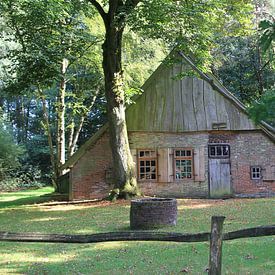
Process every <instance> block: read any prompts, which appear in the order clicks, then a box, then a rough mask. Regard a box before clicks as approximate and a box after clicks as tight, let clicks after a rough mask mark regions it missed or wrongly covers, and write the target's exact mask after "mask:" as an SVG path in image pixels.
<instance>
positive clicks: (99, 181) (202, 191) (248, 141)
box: [70, 131, 275, 200]
mask: <svg viewBox="0 0 275 275" xmlns="http://www.w3.org/2000/svg"><path fill="white" fill-rule="evenodd" d="M129 142H130V147H131V151H132V154H133V157H134V159H135V161H136V153H135V152H136V150H137V149H144V148H148V149H154V150H156V151H157V150H158V149H159V150H160V149H161V148H182V147H189V148H194V149H196V148H198V147H200V148H204V149H203V152H204V156H203V157H200V161H202V159H203V162H204V165H203V167H204V180H199V181H198V180H195V179H188V180H182V181H176V180H174V177H173V175H169V176H171V180H170V181H169V182H159V181H143V182H139V187H140V189H141V191H142V193H143V194H145V195H150V196H154V195H155V196H162V197H168V196H169V197H170V196H172V197H208V196H209V188H208V185H209V183H208V144H209V143H219V142H221V143H227V144H229V145H230V150H231V152H230V165H231V183H232V191H233V194H234V195H238V194H242V195H252V194H254V195H265V196H267V195H274V194H275V144H274V143H273V142H272V141H271V140H270V139H269V138H268V137H266V135H264V134H263V133H262V132H260V131H242V132H241V131H240V132H236V131H235V132H230V131H216V132H189V133H161V132H157V133H156V132H155V133H148V132H130V133H129ZM251 166H260V167H261V169H262V178H261V179H259V180H252V179H251V175H250V167H251ZM110 168H111V150H110V145H109V140H108V134H107V133H105V134H103V136H101V138H99V139H98V140H97V141H96V143H95V144H94V145H93V146H92V147H91V148H90V149H89V150H88V151H87V152H86V153H85V154H83V155H82V157H81V158H80V159H79V160H78V161H77V162H76V163H75V165H74V166H73V168H72V169H71V172H70V198H71V199H72V200H76V199H93V198H103V197H106V196H107V195H108V192H109V190H110V189H111V188H112V184H111V183H110ZM158 173H159V174H161V171H158ZM194 173H197V171H194Z"/></svg>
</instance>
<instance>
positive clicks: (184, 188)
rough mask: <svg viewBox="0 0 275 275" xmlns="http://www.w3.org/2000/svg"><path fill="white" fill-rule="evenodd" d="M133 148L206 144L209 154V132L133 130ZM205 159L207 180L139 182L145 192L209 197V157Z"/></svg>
mask: <svg viewBox="0 0 275 275" xmlns="http://www.w3.org/2000/svg"><path fill="white" fill-rule="evenodd" d="M129 143H130V147H131V149H132V150H133V149H146V148H147V149H156V150H157V149H158V148H182V147H189V148H196V147H199V146H202V145H204V146H205V156H207V144H208V133H185V134H180V133H148V132H132V133H130V134H129ZM204 161H205V165H204V166H205V168H206V170H205V180H204V181H202V182H195V181H194V180H188V179H186V180H183V181H174V180H173V181H172V182H167V183H165V182H164V183H163V182H161V183H160V182H153V181H151V182H150V181H143V182H139V187H140V189H141V191H142V193H143V194H146V195H149V196H160V197H207V196H208V176H207V170H208V165H207V157H205V159H204Z"/></svg>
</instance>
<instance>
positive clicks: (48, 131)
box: [38, 89, 58, 190]
mask: <svg viewBox="0 0 275 275" xmlns="http://www.w3.org/2000/svg"><path fill="white" fill-rule="evenodd" d="M38 92H39V97H40V99H41V101H42V112H43V120H44V129H45V132H46V134H47V137H48V144H49V149H50V158H51V165H52V169H53V177H52V183H53V187H54V189H55V190H57V178H58V171H57V165H56V161H55V155H54V148H53V141H52V134H51V127H50V122H49V116H48V112H47V104H46V100H45V97H44V95H43V93H42V91H41V90H40V89H38Z"/></svg>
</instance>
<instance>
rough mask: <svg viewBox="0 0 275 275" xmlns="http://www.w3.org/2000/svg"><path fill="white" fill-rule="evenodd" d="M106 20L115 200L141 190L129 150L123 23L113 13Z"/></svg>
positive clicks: (105, 53) (105, 56) (105, 59)
mask: <svg viewBox="0 0 275 275" xmlns="http://www.w3.org/2000/svg"><path fill="white" fill-rule="evenodd" d="M114 14H115V13H114ZM106 21H107V22H106ZM106 21H105V27H106V34H105V41H104V44H103V70H104V77H105V96H106V100H107V113H108V121H109V134H110V145H111V149H112V156H113V176H114V189H113V190H112V192H111V199H116V198H117V197H126V198H127V197H128V196H135V195H137V193H138V188H137V182H136V178H135V176H134V164H133V160H132V156H131V153H130V148H129V142H128V134H127V127H126V120H125V106H124V90H123V74H122V65H121V42H122V33H123V26H122V25H121V26H118V23H117V22H115V18H114V17H113V18H112V17H111V16H109V17H108V20H106Z"/></svg>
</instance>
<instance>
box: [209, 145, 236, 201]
mask: <svg viewBox="0 0 275 275" xmlns="http://www.w3.org/2000/svg"><path fill="white" fill-rule="evenodd" d="M211 145H215V146H217V145H221V146H223V145H225V146H228V148H229V154H228V156H216V157H210V146H211ZM207 152H208V154H207V157H208V198H211V192H210V189H211V186H210V160H211V159H217V160H222V159H227V160H228V164H229V172H230V194H231V195H228V196H227V195H225V196H224V198H225V197H230V196H232V195H233V188H232V173H231V146H230V144H229V143H226V142H220V143H217V142H215V143H208V144H207Z"/></svg>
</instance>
